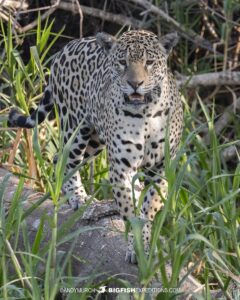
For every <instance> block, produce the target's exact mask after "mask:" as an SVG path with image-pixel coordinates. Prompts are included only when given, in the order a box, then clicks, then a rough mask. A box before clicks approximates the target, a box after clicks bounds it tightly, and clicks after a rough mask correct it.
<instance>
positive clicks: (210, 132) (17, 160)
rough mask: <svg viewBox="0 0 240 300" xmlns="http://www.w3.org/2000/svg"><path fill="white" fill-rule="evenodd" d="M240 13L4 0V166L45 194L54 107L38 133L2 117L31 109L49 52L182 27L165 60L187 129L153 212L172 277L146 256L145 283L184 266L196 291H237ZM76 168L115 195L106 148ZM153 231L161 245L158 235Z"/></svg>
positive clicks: (158, 1) (223, 3) (102, 192)
mask: <svg viewBox="0 0 240 300" xmlns="http://www.w3.org/2000/svg"><path fill="white" fill-rule="evenodd" d="M239 21H240V3H239V0H211V1H205V0H198V1H195V0H191V1H190V0H181V1H180V0H171V1H162V0H152V1H147V0H129V1H127V0H104V1H103V0H85V1H84V0H81V1H78V0H60V1H46V0H42V1H40V0H39V1H38V0H35V1H33V0H0V22H1V23H0V166H1V167H4V168H8V169H9V170H11V171H14V172H15V173H18V174H21V175H23V176H25V177H28V178H27V182H28V183H29V184H31V185H32V186H34V187H35V188H37V189H38V190H40V191H42V192H44V193H46V192H48V191H49V190H50V191H52V189H51V182H52V181H51V180H52V176H53V164H52V161H53V157H54V155H55V153H56V152H57V151H58V149H59V132H58V126H57V123H58V121H57V119H56V120H55V119H54V116H53V115H50V117H49V118H48V120H47V121H46V122H45V123H44V124H42V125H41V126H39V129H38V131H37V130H34V131H30V130H22V129H19V130H16V129H14V130H13V129H9V128H7V122H6V120H7V114H8V112H9V110H10V108H11V107H14V106H18V107H19V108H20V109H21V110H22V111H23V112H25V113H29V112H30V111H31V109H32V108H36V106H37V104H38V102H39V100H40V99H41V97H42V94H43V90H44V86H45V84H46V82H47V78H48V76H49V67H50V64H51V60H52V58H53V55H54V54H55V53H56V52H57V51H58V50H59V49H61V48H62V47H63V46H64V45H65V44H66V43H67V42H69V41H70V40H72V39H74V38H79V37H82V36H90V35H94V34H95V33H96V32H99V31H105V32H108V33H110V34H113V35H116V36H118V35H120V34H121V33H122V32H123V31H125V30H128V29H129V28H131V29H133V28H143V29H147V30H151V31H153V32H155V33H156V34H157V35H158V36H161V35H163V34H165V33H168V32H171V31H177V32H178V34H179V36H180V42H179V44H178V45H177V46H176V47H175V49H174V50H173V53H172V55H171V57H170V59H169V66H170V67H171V69H172V70H173V72H174V73H175V76H176V79H177V82H178V84H179V88H180V90H181V95H182V101H183V103H184V110H185V128H184V134H183V141H182V146H181V149H180V151H179V154H178V156H177V157H176V159H175V161H174V162H173V164H170V165H169V166H166V167H167V169H168V172H167V174H166V176H167V179H168V180H169V182H171V183H172V185H171V190H170V193H169V194H170V195H169V199H168V200H169V203H170V204H171V205H168V206H166V210H165V212H163V214H160V215H159V216H158V217H157V218H156V219H157V220H156V224H158V227H155V231H154V232H155V235H154V237H155V239H154V238H153V245H152V249H155V248H157V249H158V259H159V260H161V262H162V264H163V265H164V263H165V262H167V261H169V260H170V261H171V263H172V264H173V266H174V270H175V273H174V275H173V277H172V278H171V280H168V279H167V278H166V274H165V273H164V272H165V271H164V268H163V267H162V265H160V266H158V267H157V268H154V267H153V264H154V262H153V260H151V259H150V262H148V271H149V273H147V274H146V273H145V272H143V270H142V272H141V270H140V274H145V275H144V276H145V277H144V276H143V277H144V278H141V280H142V283H143V285H145V286H149V285H150V284H151V279H152V278H153V277H154V276H155V275H156V273H157V272H160V274H161V276H160V277H161V280H162V281H163V282H164V286H168V287H171V286H172V287H176V285H178V284H179V282H178V280H177V278H178V276H179V274H180V271H181V270H182V269H183V268H186V267H187V268H189V270H190V271H189V272H193V273H194V274H195V276H196V278H197V279H198V280H199V281H200V282H201V283H202V284H203V285H204V286H205V292H204V293H205V294H204V293H203V298H201V299H211V294H210V292H209V289H213V290H217V289H220V290H221V291H222V293H223V294H224V296H225V297H226V298H227V299H237V298H236V297H237V296H236V295H234V293H233V292H232V291H233V290H235V291H236V288H235V289H233V288H232V286H237V285H239V281H240V280H239V275H240V274H239V270H240V248H239V240H240V229H239V218H240V216H239V208H240V205H239V184H240V178H239V175H240V173H239V172H240V165H239V147H240V139H239V138H240V122H239V117H240V116H239V109H240V23H239ZM81 175H82V177H83V180H84V183H85V186H86V189H87V190H88V191H89V192H96V196H97V198H99V199H103V198H105V199H107V198H109V197H111V187H110V185H109V184H108V162H107V155H106V153H105V152H103V153H102V154H101V155H100V156H98V158H97V159H96V160H95V161H94V163H92V164H90V165H89V164H88V165H86V166H84V167H83V168H82V169H81ZM52 196H53V195H52ZM53 198H54V197H53ZM56 201H57V200H56ZM23 219H24V218H23ZM163 224H164V226H163ZM19 226H21V224H18V227H17V228H18V229H17V230H19V228H20V227H19ZM15 230H16V228H15ZM13 231H14V230H13ZM13 231H12V232H11V230H10V232H9V236H8V239H9V238H10V237H11V235H12V234H13V233H14V232H13ZM157 234H158V235H157ZM159 234H161V236H163V237H165V239H166V243H165V244H164V245H159V243H158V242H157V240H158V238H157V236H159ZM53 243H54V239H53ZM40 252H41V251H40V250H39V253H37V254H38V255H40V256H41V254H40ZM163 253H168V255H167V256H164V255H163ZM141 255H144V254H142V253H141ZM141 257H142V256H141ZM141 257H140V258H139V259H143V258H141ZM150 258H151V257H150ZM5 259H6V258H5ZM7 259H9V260H11V258H9V257H8V256H7ZM2 262H3V261H2ZM46 268H47V267H46ZM139 268H141V266H139ZM26 272H27V271H26ZM9 276H10V275H9ZM11 276H12V275H11ZM11 276H10V277H9V279H8V280H9V281H10V280H12V279H13V278H12V277H11ZM17 276H18V275H17V274H16V277H17ZM5 279H6V278H5ZM1 280H3V277H1V276H0V281H1ZM2 282H3V281H2ZM5 284H6V282H5ZM59 284H60V283H59ZM56 290H57V289H56ZM1 291H4V290H0V293H1ZM5 293H6V291H5ZM28 293H30V292H29V290H28ZM30 294H31V293H30ZM40 294H41V292H40ZM31 295H32V294H31ZM5 296H6V295H5ZM28 297H30V296H29V295H28ZM234 297H235V298H234ZM30 298H31V297H30ZM159 299H160V298H159ZM162 299H168V298H162Z"/></svg>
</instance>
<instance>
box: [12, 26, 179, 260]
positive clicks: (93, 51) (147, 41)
mask: <svg viewBox="0 0 240 300" xmlns="http://www.w3.org/2000/svg"><path fill="white" fill-rule="evenodd" d="M176 42H177V36H176V34H168V35H166V36H164V37H162V38H161V39H160V40H158V38H157V37H156V35H154V34H153V33H151V32H147V31H143V30H140V31H128V32H125V33H124V34H123V35H122V36H121V37H120V38H119V39H118V40H115V38H113V37H112V36H109V35H107V34H104V33H99V34H98V35H97V36H96V37H89V38H84V39H81V40H74V41H72V42H70V43H69V44H67V45H66V46H65V47H64V48H63V49H62V50H61V51H60V52H59V53H58V54H57V55H56V57H55V59H54V61H53V63H52V66H51V76H50V80H49V84H48V86H47V88H46V89H45V94H44V97H43V99H42V100H41V102H40V104H39V107H38V108H37V110H36V111H34V112H33V113H32V114H31V115H30V116H28V117H26V116H23V115H22V114H21V113H19V112H18V111H16V110H13V111H11V113H10V116H9V125H11V126H18V127H26V128H32V127H34V126H35V124H36V120H38V123H41V122H42V121H43V120H44V119H45V117H46V115H47V114H48V113H49V112H50V111H51V110H52V108H53V105H54V104H55V105H56V107H57V109H58V113H59V118H60V125H61V130H62V131H63V134H64V142H65V143H66V142H67V141H68V140H69V138H70V137H71V135H72V133H73V131H74V130H75V129H76V128H77V126H78V125H79V124H80V122H82V125H81V128H80V130H79V132H78V134H77V137H76V139H75V141H74V143H73V145H72V147H71V151H70V155H69V159H68V164H67V168H66V174H67V173H68V172H70V171H71V170H72V169H73V168H74V167H76V166H77V165H78V164H79V163H80V162H81V161H82V160H83V159H84V158H88V157H89V156H92V155H96V154H97V153H99V152H100V151H101V150H102V149H103V147H104V146H106V147H107V150H108V159H109V163H110V182H111V184H112V186H113V194H114V198H115V200H116V203H117V205H118V207H119V211H120V213H121V215H122V217H123V219H124V220H126V219H128V218H131V217H132V216H134V204H133V199H132V178H133V176H134V175H135V174H136V172H137V171H138V169H139V168H142V169H143V170H145V173H146V175H147V178H151V180H152V181H153V182H155V184H156V185H157V186H159V187H160V188H161V192H162V195H163V196H166V193H167V182H166V181H165V180H164V179H162V177H164V144H165V138H166V133H167V132H168V140H169V143H170V154H171V156H172V157H174V155H175V153H176V151H177V148H178V145H179V142H180V139H181V134H182V123H183V121H182V105H181V100H180V96H179V92H178V89H177V87H176V83H175V80H174V78H173V76H172V74H171V72H170V71H169V70H168V68H167V58H168V55H169V53H170V51H171V49H172V47H173V46H175V44H176ZM66 116H67V120H68V121H67V123H66V125H65V124H64V123H65V122H64V121H65V119H66ZM64 126H66V128H64ZM167 128H168V131H167V130H166V129H167ZM148 183H149V182H148V180H146V183H145V184H148ZM63 191H64V192H65V193H67V194H68V195H69V194H71V195H70V196H69V202H70V204H71V206H72V207H73V208H74V209H76V208H77V207H78V206H79V203H80V202H81V201H84V200H86V199H87V194H86V192H85V190H84V188H83V185H82V182H81V178H80V175H79V174H78V173H77V174H75V175H74V176H73V177H72V178H71V179H70V180H69V181H68V182H67V183H65V184H64V186H63ZM162 206H163V203H162V200H161V197H160V196H159V194H158V193H157V191H156V190H155V189H154V187H153V186H151V187H150V188H149V189H148V191H147V193H146V196H145V198H144V202H143V205H142V210H141V215H142V218H144V219H146V220H147V222H146V225H145V226H144V228H143V238H144V243H145V247H146V251H147V249H148V243H149V240H150V231H151V221H152V220H153V219H154V216H155V215H156V213H157V212H158V211H159V210H160V209H161V207H162ZM126 259H127V260H128V261H130V262H135V252H134V249H133V244H132V237H131V235H130V237H129V245H128V250H127V254H126Z"/></svg>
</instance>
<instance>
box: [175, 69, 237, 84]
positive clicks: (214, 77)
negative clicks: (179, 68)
mask: <svg viewBox="0 0 240 300" xmlns="http://www.w3.org/2000/svg"><path fill="white" fill-rule="evenodd" d="M176 78H177V83H178V85H179V86H184V85H186V87H188V88H194V87H197V86H200V85H202V86H212V85H239V83H240V72H231V71H224V72H215V73H206V74H200V75H193V76H184V75H181V74H179V73H178V74H176Z"/></svg>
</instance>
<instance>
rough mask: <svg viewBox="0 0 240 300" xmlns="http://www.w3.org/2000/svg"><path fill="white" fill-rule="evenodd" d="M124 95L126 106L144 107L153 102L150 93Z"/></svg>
mask: <svg viewBox="0 0 240 300" xmlns="http://www.w3.org/2000/svg"><path fill="white" fill-rule="evenodd" d="M123 95H124V100H125V104H130V105H144V104H147V103H149V102H150V101H151V100H152V98H151V95H150V93H146V94H144V95H141V94H138V93H133V94H131V95H127V94H125V93H124V94H123Z"/></svg>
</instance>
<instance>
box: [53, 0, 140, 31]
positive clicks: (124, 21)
mask: <svg viewBox="0 0 240 300" xmlns="http://www.w3.org/2000/svg"><path fill="white" fill-rule="evenodd" d="M58 8H60V9H63V10H67V11H71V12H73V13H78V11H79V10H78V6H77V5H76V3H71V4H70V3H69V1H60V3H59V6H58ZM81 9H82V12H83V13H84V14H86V15H90V16H93V17H96V18H100V19H102V20H105V21H109V22H112V23H116V24H119V25H125V26H132V27H133V28H140V27H141V22H140V21H139V20H136V19H134V18H128V17H125V16H124V15H121V14H118V15H117V14H113V13H109V12H106V11H103V10H101V9H98V8H94V7H89V6H84V5H81Z"/></svg>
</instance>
